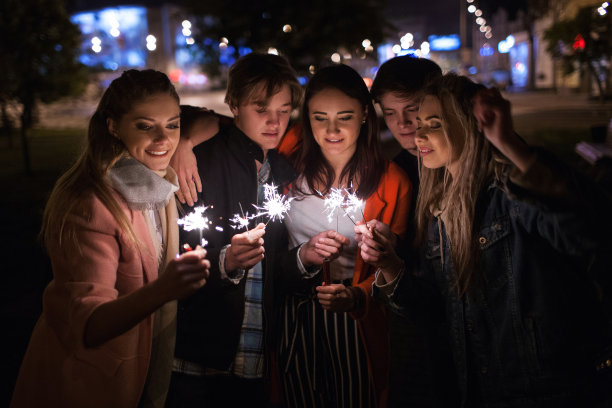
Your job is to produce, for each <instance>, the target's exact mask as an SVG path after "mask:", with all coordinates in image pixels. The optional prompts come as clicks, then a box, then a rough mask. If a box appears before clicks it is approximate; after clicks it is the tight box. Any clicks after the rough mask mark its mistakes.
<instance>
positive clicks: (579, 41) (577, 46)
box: [572, 34, 585, 51]
mask: <svg viewBox="0 0 612 408" xmlns="http://www.w3.org/2000/svg"><path fill="white" fill-rule="evenodd" d="M584 46H585V43H584V38H582V34H578V35H577V36H576V38H574V44H573V45H572V48H573V49H574V50H576V51H582V50H584Z"/></svg>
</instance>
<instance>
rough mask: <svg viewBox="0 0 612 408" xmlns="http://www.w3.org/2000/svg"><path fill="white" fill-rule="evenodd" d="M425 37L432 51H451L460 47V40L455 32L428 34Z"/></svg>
mask: <svg viewBox="0 0 612 408" xmlns="http://www.w3.org/2000/svg"><path fill="white" fill-rule="evenodd" d="M427 39H428V40H429V48H430V49H431V50H432V51H453V50H458V49H459V47H461V40H460V39H459V35H457V34H451V35H440V36H438V35H430V36H429V37H428V38H427Z"/></svg>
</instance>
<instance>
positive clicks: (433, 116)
mask: <svg viewBox="0 0 612 408" xmlns="http://www.w3.org/2000/svg"><path fill="white" fill-rule="evenodd" d="M416 118H417V119H418V120H423V119H421V117H420V116H418V115H417V117H416ZM429 119H440V117H439V116H438V115H429V116H427V117H426V118H424V120H429Z"/></svg>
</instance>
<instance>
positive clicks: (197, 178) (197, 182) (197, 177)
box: [193, 172, 202, 193]
mask: <svg viewBox="0 0 612 408" xmlns="http://www.w3.org/2000/svg"><path fill="white" fill-rule="evenodd" d="M193 181H194V183H195V185H196V188H197V189H198V193H201V192H202V180H201V179H200V174H199V173H198V172H195V174H194V175H193Z"/></svg>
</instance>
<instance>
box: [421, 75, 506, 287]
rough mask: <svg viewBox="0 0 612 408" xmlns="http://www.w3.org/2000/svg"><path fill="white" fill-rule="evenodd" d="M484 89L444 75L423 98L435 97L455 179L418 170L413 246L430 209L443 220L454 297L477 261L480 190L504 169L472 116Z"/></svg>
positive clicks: (466, 284)
mask: <svg viewBox="0 0 612 408" xmlns="http://www.w3.org/2000/svg"><path fill="white" fill-rule="evenodd" d="M483 88H484V87H483V86H482V85H479V84H476V83H474V82H472V81H471V80H470V79H468V78H466V77H463V76H458V75H455V74H446V75H444V76H443V77H442V78H440V79H439V80H438V81H435V82H434V83H433V84H431V85H430V86H429V87H428V88H427V89H426V90H425V94H426V95H431V96H434V97H436V98H438V100H439V102H440V105H441V116H442V117H441V120H442V126H443V128H444V134H445V138H446V142H447V145H448V147H449V157H452V158H454V160H456V162H455V163H454V165H455V168H456V170H455V175H454V177H453V176H451V174H450V173H449V171H448V168H447V166H445V167H442V168H437V169H428V168H425V167H423V166H421V181H420V186H419V193H418V198H417V204H416V228H417V233H416V239H417V241H416V244H417V245H419V246H420V245H423V244H424V243H425V240H426V232H427V229H428V227H429V225H430V223H431V221H432V216H433V213H432V211H435V210H439V211H441V212H442V214H443V219H444V221H445V228H446V235H447V237H448V239H449V241H450V248H451V259H452V262H453V267H454V271H455V273H456V276H455V277H454V278H455V284H456V289H457V292H458V294H459V295H463V294H465V293H466V292H468V291H469V289H470V288H471V287H472V286H473V284H474V282H475V279H476V280H478V279H479V278H480V276H477V275H476V268H475V264H476V261H477V259H478V240H477V238H478V237H477V236H476V233H477V231H476V228H477V223H478V220H476V219H475V217H476V206H477V204H478V203H477V201H478V197H479V194H480V192H481V191H482V190H483V188H485V186H487V185H488V184H490V183H491V182H492V181H493V180H494V179H495V178H501V173H502V172H504V171H505V169H506V168H507V166H508V162H507V160H505V159H504V158H503V157H502V156H501V155H500V154H499V153H498V152H497V150H496V149H495V148H494V147H493V145H492V144H491V143H490V142H489V141H488V140H487V139H486V138H485V136H484V135H483V134H482V132H480V131H479V130H478V124H477V122H476V119H475V117H474V115H473V101H472V99H473V97H474V95H475V94H476V93H477V92H478V91H479V90H481V89H483Z"/></svg>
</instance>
